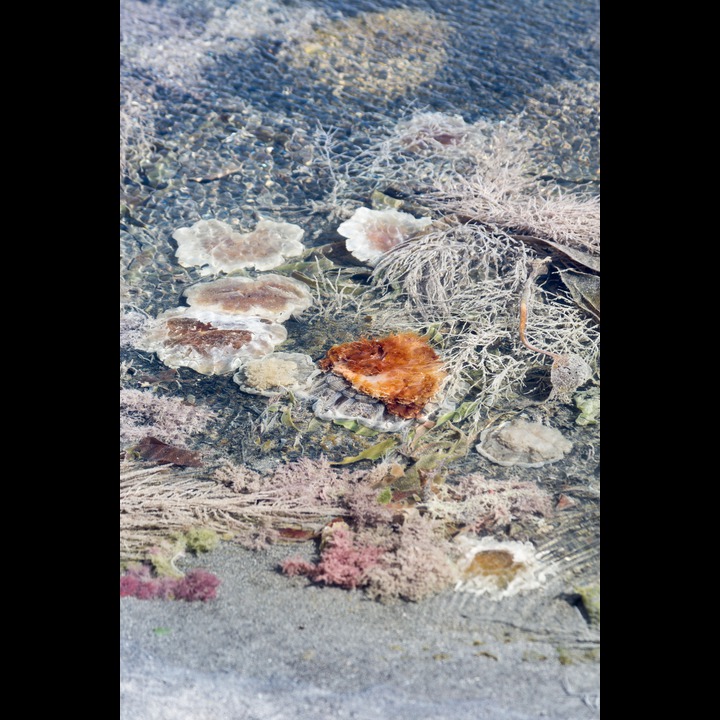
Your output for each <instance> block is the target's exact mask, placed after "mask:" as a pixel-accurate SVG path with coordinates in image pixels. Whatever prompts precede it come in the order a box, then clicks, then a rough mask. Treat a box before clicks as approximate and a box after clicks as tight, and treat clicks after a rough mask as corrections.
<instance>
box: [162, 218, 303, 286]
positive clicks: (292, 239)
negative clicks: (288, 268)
mask: <svg viewBox="0 0 720 720" xmlns="http://www.w3.org/2000/svg"><path fill="white" fill-rule="evenodd" d="M304 233H305V231H304V230H303V229H302V228H301V227H299V226H298V225H293V224H291V223H285V222H274V221H272V220H261V221H260V222H259V223H258V224H257V226H256V227H255V229H254V230H253V231H252V232H249V233H241V232H237V231H236V230H235V229H234V228H233V227H232V226H231V225H228V224H227V223H224V222H221V221H220V220H199V221H198V222H196V223H195V224H194V225H192V226H191V227H182V228H178V229H177V230H175V232H174V233H173V235H172V236H173V239H174V240H175V241H176V242H177V244H178V247H177V250H176V251H175V255H176V256H177V259H178V262H179V263H180V264H181V265H182V266H183V267H193V266H198V267H201V268H202V270H201V273H202V274H210V273H219V272H226V273H231V272H234V271H236V270H242V269H244V268H254V269H255V270H272V269H273V268H276V267H278V265H282V264H283V263H284V262H285V259H286V258H289V257H296V256H297V255H301V254H302V252H303V251H304V250H305V246H304V245H303V244H302V242H300V241H301V240H302V237H303V235H304Z"/></svg>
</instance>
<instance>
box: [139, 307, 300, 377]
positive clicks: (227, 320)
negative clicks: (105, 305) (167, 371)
mask: <svg viewBox="0 0 720 720" xmlns="http://www.w3.org/2000/svg"><path fill="white" fill-rule="evenodd" d="M286 339H287V331H286V330H285V328H284V327H283V326H282V325H280V324H278V323H274V322H272V321H270V320H265V319H263V318H257V317H250V318H233V317H231V316H228V315H222V314H220V313H214V312H210V311H206V310H202V311H195V310H194V309H193V308H187V307H182V308H176V309H174V310H166V311H165V312H163V313H161V314H160V315H159V316H158V317H157V318H156V319H155V320H154V321H152V322H151V323H149V329H148V332H147V334H146V335H145V337H144V338H143V341H142V346H141V347H140V349H141V350H145V351H146V352H154V353H156V354H157V356H158V358H159V359H160V360H161V361H162V362H163V363H165V365H167V366H168V367H171V368H179V367H189V368H192V369H193V370H195V371H196V372H199V373H202V374H203V375H225V374H228V373H231V372H233V371H235V370H237V368H238V367H239V366H240V365H242V363H243V362H246V361H247V360H251V359H253V358H259V357H264V356H265V355H268V354H269V353H271V352H272V351H273V350H274V348H275V346H276V345H279V344H280V343H281V342H284V341H285V340H286Z"/></svg>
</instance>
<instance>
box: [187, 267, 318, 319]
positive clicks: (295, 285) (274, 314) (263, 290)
mask: <svg viewBox="0 0 720 720" xmlns="http://www.w3.org/2000/svg"><path fill="white" fill-rule="evenodd" d="M185 297H186V298H187V301H188V304H189V305H190V307H192V308H195V309H200V310H208V311H212V312H218V313H223V314H227V315H232V316H239V317H260V318H265V319H266V320H273V321H275V322H285V320H287V319H288V318H289V317H290V316H291V315H297V314H299V313H301V312H302V311H303V310H306V309H307V308H309V307H310V306H311V305H312V302H313V300H312V295H311V294H310V291H309V290H308V288H307V286H305V285H303V283H301V282H299V281H297V280H293V279H292V278H288V277H285V276H283V275H276V274H274V273H268V274H266V275H261V276H259V277H257V278H248V277H223V278H218V279H217V280H213V281H211V282H203V283H197V284H196V285H192V286H191V287H189V288H188V289H187V290H185Z"/></svg>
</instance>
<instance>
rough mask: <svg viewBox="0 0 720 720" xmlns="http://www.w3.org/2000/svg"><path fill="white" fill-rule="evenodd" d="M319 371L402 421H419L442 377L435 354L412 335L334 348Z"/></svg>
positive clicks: (321, 363) (335, 346)
mask: <svg viewBox="0 0 720 720" xmlns="http://www.w3.org/2000/svg"><path fill="white" fill-rule="evenodd" d="M320 368H321V369H322V370H330V371H332V372H333V373H335V374H336V375H340V376H341V377H344V378H345V379H346V380H347V381H349V382H350V383H351V384H352V386H353V387H354V388H355V389H356V390H359V391H360V392H362V393H365V394H366V395H370V396H371V397H374V398H377V399H378V400H380V401H382V403H383V404H384V405H385V407H386V408H387V410H388V412H389V413H392V414H393V415H398V416H399V417H402V418H416V417H418V415H420V413H421V412H422V409H423V408H424V407H425V405H427V403H428V401H429V400H431V399H432V397H433V395H435V393H436V392H437V390H438V388H439V387H440V383H441V382H442V380H443V378H444V377H445V372H444V371H443V370H442V367H441V362H440V358H439V357H438V355H437V353H436V352H435V351H434V350H433V349H432V348H431V347H430V345H428V342H427V340H425V339H423V338H421V337H420V336H418V335H416V334H415V333H399V334H398V335H388V336H387V337H385V338H381V339H380V340H373V339H366V338H362V339H361V340H356V341H355V342H349V343H343V344H342V345H333V347H331V348H330V350H328V352H327V355H326V356H325V358H323V359H322V360H321V361H320Z"/></svg>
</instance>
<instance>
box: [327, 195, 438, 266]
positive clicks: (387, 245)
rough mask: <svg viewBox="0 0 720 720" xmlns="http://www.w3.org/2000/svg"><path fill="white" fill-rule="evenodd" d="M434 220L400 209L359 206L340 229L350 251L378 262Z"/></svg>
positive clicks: (355, 255)
mask: <svg viewBox="0 0 720 720" xmlns="http://www.w3.org/2000/svg"><path fill="white" fill-rule="evenodd" d="M431 224H432V218H427V217H425V218H416V217H414V216H412V215H410V213H406V212H402V211H400V210H395V209H389V210H370V209H369V208H366V207H361V208H358V209H357V210H356V211H355V212H354V213H353V215H352V217H351V218H350V219H349V220H346V221H345V222H344V223H342V224H341V225H340V226H339V227H338V229H337V231H338V233H340V235H342V236H343V237H344V238H346V240H345V246H346V247H347V249H348V252H350V253H352V255H353V256H354V257H356V258H357V259H358V260H361V261H362V262H366V263H368V264H369V265H375V264H376V263H377V262H378V260H379V259H380V258H381V257H382V256H383V255H384V254H385V253H386V252H389V251H390V250H392V249H393V248H394V247H397V246H398V245H399V244H400V243H402V242H405V241H406V240H409V239H410V238H412V237H414V236H416V235H417V234H418V233H420V232H422V231H423V230H425V228H427V227H428V226H429V225H431Z"/></svg>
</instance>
